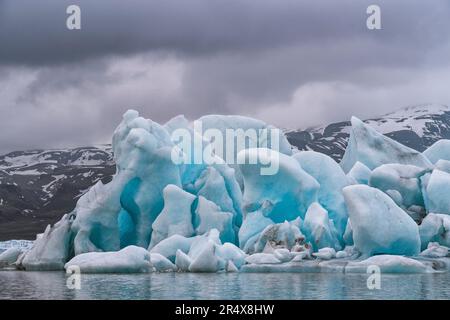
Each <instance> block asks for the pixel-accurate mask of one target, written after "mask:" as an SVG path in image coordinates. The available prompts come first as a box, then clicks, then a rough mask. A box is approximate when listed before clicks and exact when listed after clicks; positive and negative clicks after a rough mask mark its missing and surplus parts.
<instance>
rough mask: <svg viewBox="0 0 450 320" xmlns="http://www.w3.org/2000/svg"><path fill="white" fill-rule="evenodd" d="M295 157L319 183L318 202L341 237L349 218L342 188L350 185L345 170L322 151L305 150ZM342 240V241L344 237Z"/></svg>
mask: <svg viewBox="0 0 450 320" xmlns="http://www.w3.org/2000/svg"><path fill="white" fill-rule="evenodd" d="M293 158H295V159H296V160H297V161H298V162H299V164H300V166H301V168H302V169H303V170H304V171H305V172H306V173H308V174H309V175H310V176H311V177H313V178H314V179H316V181H317V182H318V183H319V185H320V187H319V191H318V195H317V196H318V202H319V203H320V205H321V206H322V207H324V208H325V209H326V210H327V212H328V215H329V217H330V219H332V220H333V222H334V226H335V227H336V229H337V230H338V236H339V237H340V238H341V235H342V234H343V233H344V231H345V227H346V225H347V220H348V214H347V209H346V207H345V201H344V196H343V195H342V189H343V188H344V187H346V186H347V185H348V180H347V177H346V175H345V173H344V171H342V169H341V167H340V166H339V164H338V163H337V162H336V161H334V160H333V159H332V158H330V157H329V156H327V155H325V154H322V153H318V152H314V151H304V152H299V153H297V154H295V155H294V156H293ZM340 240H341V241H342V239H340Z"/></svg>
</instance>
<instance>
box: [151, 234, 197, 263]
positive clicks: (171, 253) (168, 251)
mask: <svg viewBox="0 0 450 320" xmlns="http://www.w3.org/2000/svg"><path fill="white" fill-rule="evenodd" d="M196 238H198V237H190V238H186V237H183V236H180V235H179V234H175V235H173V236H171V237H168V238H167V239H164V240H162V241H161V242H159V243H158V244H157V245H155V246H154V247H153V248H151V249H150V253H152V254H153V253H157V254H160V255H162V256H163V257H165V258H167V259H169V260H170V261H172V262H175V257H176V254H177V251H178V250H181V251H182V252H184V253H186V254H187V253H188V252H189V250H190V249H191V245H192V243H193V242H194V241H195V239H196Z"/></svg>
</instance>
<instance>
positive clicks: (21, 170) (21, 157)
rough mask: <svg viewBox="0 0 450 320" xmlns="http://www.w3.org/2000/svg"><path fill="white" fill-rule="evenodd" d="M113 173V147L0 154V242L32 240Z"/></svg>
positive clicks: (107, 179)
mask: <svg viewBox="0 0 450 320" xmlns="http://www.w3.org/2000/svg"><path fill="white" fill-rule="evenodd" d="M114 172H115V165H114V162H113V156H112V150H111V146H108V145H103V146H96V147H84V148H74V149H63V150H32V151H16V152H12V153H9V154H6V155H3V156H0V240H7V239H12V238H19V239H34V237H35V235H36V233H38V232H42V231H43V230H44V229H45V227H46V226H47V224H49V223H54V222H55V221H57V220H58V219H59V218H60V217H61V216H62V215H63V214H64V213H68V212H70V211H71V210H72V209H73V208H74V207H75V204H76V201H77V199H78V198H79V197H80V196H81V195H82V194H83V193H84V192H86V191H87V190H88V189H89V188H90V187H91V186H92V185H94V184H95V183H96V182H97V181H99V180H102V181H103V182H108V181H110V180H111V177H112V175H113V174H114Z"/></svg>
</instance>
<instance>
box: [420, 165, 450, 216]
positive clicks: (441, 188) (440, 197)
mask: <svg viewBox="0 0 450 320" xmlns="http://www.w3.org/2000/svg"><path fill="white" fill-rule="evenodd" d="M422 185H423V193H424V200H425V207H426V209H427V212H433V213H443V214H448V215H450V196H449V192H450V173H447V172H444V171H441V170H437V169H434V170H433V172H432V173H431V175H428V176H427V177H426V178H424V179H422Z"/></svg>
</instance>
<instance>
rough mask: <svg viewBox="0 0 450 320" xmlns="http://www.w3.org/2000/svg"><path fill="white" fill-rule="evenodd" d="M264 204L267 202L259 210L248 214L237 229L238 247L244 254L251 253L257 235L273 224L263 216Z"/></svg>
mask: <svg viewBox="0 0 450 320" xmlns="http://www.w3.org/2000/svg"><path fill="white" fill-rule="evenodd" d="M266 204H267V202H266V203H265V204H263V205H262V207H261V208H260V210H257V211H253V212H249V213H248V214H247V216H246V218H245V220H244V222H243V223H242V226H241V228H240V229H239V246H240V247H241V248H242V249H244V251H245V252H249V251H253V249H252V247H254V245H255V242H256V241H257V238H258V236H259V234H260V233H261V232H262V231H263V230H264V229H265V228H266V227H267V226H269V225H272V224H273V221H272V220H271V219H269V218H267V217H266V216H265V212H264V211H265V207H266ZM269 210H270V206H269Z"/></svg>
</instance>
